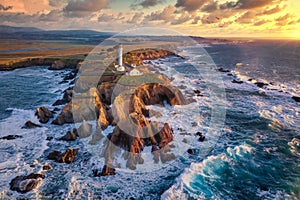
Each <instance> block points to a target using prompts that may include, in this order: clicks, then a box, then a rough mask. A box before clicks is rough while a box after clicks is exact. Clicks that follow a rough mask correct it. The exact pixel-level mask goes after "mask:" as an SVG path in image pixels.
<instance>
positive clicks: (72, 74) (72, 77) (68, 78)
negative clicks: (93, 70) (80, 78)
mask: <svg viewBox="0 0 300 200" xmlns="http://www.w3.org/2000/svg"><path fill="white" fill-rule="evenodd" d="M75 77H76V73H74V72H71V73H69V74H67V75H66V76H65V77H64V79H63V80H64V81H68V80H72V79H74V78H75Z"/></svg>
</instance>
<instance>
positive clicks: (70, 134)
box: [60, 128, 78, 141]
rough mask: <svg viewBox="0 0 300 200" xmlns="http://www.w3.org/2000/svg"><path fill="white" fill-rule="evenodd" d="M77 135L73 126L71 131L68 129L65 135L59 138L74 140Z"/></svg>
mask: <svg viewBox="0 0 300 200" xmlns="http://www.w3.org/2000/svg"><path fill="white" fill-rule="evenodd" d="M77 137H78V132H77V129H76V128H74V129H73V131H68V132H67V133H66V135H64V136H63V137H61V138H60V140H64V141H75V140H76V139H77Z"/></svg>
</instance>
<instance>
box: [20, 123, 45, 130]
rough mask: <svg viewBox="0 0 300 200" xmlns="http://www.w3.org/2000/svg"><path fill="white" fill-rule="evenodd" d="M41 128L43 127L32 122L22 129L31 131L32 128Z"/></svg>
mask: <svg viewBox="0 0 300 200" xmlns="http://www.w3.org/2000/svg"><path fill="white" fill-rule="evenodd" d="M40 127H42V126H40V125H38V124H35V123H33V122H32V121H27V122H26V123H25V124H24V126H23V127H22V129H31V128H40Z"/></svg>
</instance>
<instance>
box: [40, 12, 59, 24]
mask: <svg viewBox="0 0 300 200" xmlns="http://www.w3.org/2000/svg"><path fill="white" fill-rule="evenodd" d="M62 18H63V13H62V11H61V10H51V11H50V12H49V13H48V14H41V15H40V17H39V19H40V20H41V21H49V22H57V21H60V20H61V19H62Z"/></svg>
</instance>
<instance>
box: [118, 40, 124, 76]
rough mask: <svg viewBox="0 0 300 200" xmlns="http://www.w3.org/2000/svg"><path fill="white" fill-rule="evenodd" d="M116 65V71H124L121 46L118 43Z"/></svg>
mask: <svg viewBox="0 0 300 200" xmlns="http://www.w3.org/2000/svg"><path fill="white" fill-rule="evenodd" d="M118 62H119V63H118V65H117V66H116V67H117V71H119V72H124V71H125V67H124V66H123V47H122V45H119V48H118Z"/></svg>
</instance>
